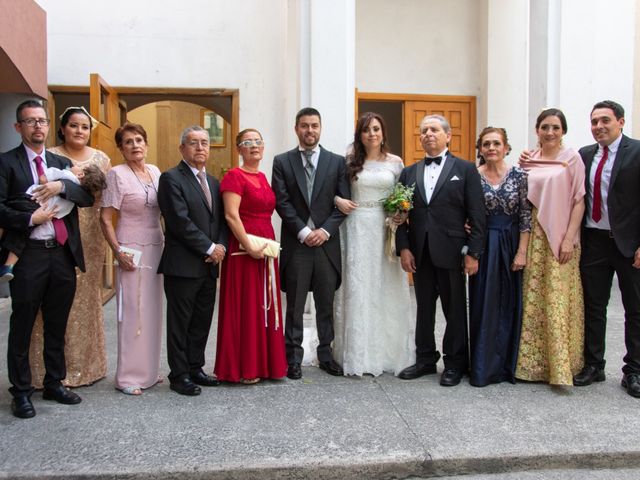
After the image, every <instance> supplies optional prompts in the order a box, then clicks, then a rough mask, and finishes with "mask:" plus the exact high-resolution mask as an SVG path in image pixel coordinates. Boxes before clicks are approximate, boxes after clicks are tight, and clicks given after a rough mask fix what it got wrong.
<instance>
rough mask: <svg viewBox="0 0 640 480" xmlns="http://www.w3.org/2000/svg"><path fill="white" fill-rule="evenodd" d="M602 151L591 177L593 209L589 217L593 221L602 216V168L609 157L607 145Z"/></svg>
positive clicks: (598, 219) (597, 220)
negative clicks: (593, 176) (594, 172)
mask: <svg viewBox="0 0 640 480" xmlns="http://www.w3.org/2000/svg"><path fill="white" fill-rule="evenodd" d="M603 151H604V153H603V154H602V158H601V159H600V163H599V164H598V168H597V169H596V177H595V178H594V179H593V209H592V211H591V218H593V221H594V222H596V223H598V222H599V221H600V219H601V218H602V188H601V184H602V170H603V169H604V164H605V163H607V159H608V158H609V147H604V149H603Z"/></svg>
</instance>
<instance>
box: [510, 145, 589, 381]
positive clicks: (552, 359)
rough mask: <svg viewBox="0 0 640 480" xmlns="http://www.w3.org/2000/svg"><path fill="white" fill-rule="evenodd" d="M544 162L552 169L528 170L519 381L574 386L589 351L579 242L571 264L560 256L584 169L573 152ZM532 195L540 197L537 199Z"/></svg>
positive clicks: (581, 184) (582, 192) (582, 191)
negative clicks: (529, 211)
mask: <svg viewBox="0 0 640 480" xmlns="http://www.w3.org/2000/svg"><path fill="white" fill-rule="evenodd" d="M544 163H548V165H543V164H542V163H541V164H540V165H541V166H540V168H539V169H535V168H534V169H533V170H529V200H530V201H531V203H532V204H533V205H534V207H535V208H534V209H533V211H532V222H531V237H530V239H529V247H528V250H527V267H526V268H525V269H524V278H523V313H522V331H521V334H520V348H519V351H518V361H517V366H516V373H515V376H516V378H518V379H521V380H527V381H542V382H548V383H550V384H552V385H573V375H575V374H577V373H578V372H579V371H580V370H581V369H582V365H583V346H584V303H583V298H582V284H581V282H580V267H579V262H580V246H579V242H578V241H576V247H575V249H574V251H573V255H572V256H571V260H570V261H569V262H567V263H565V264H560V262H559V260H558V258H557V257H558V254H559V250H560V243H561V240H562V238H563V237H564V235H565V234H566V232H567V225H568V223H569V222H568V219H569V216H570V212H571V208H572V205H573V203H574V201H576V200H579V199H580V198H582V197H583V196H584V165H583V163H582V161H581V160H580V157H579V156H578V154H577V152H575V151H573V150H570V149H567V150H566V151H563V152H561V156H559V157H558V160H553V161H545V162H544ZM532 191H533V192H534V195H536V192H537V196H536V197H535V198H532ZM541 212H542V213H541ZM541 219H542V220H541ZM549 239H551V241H550V240H549Z"/></svg>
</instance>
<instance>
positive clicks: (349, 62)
mask: <svg viewBox="0 0 640 480" xmlns="http://www.w3.org/2000/svg"><path fill="white" fill-rule="evenodd" d="M290 5H291V4H290ZM296 13H297V14H298V19H299V23H298V26H299V42H298V45H299V48H298V55H299V58H298V62H297V64H298V72H299V73H298V89H297V104H298V105H297V106H296V108H295V110H296V111H297V110H299V109H300V108H303V107H307V106H309V107H314V108H316V109H318V111H319V112H320V114H321V115H322V137H321V140H320V143H321V144H322V145H323V146H324V147H325V148H327V149H329V150H332V151H334V152H336V153H340V154H343V153H344V151H345V148H346V146H347V144H348V143H349V142H350V139H351V137H352V136H353V125H354V108H355V28H356V23H355V0H302V1H300V2H299V5H298V6H297V12H296ZM290 52H291V50H290ZM292 93H293V92H292ZM291 106H292V105H290V107H291ZM292 113H293V115H295V112H292ZM293 124H294V119H293V118H292V119H291V121H290V122H289V125H290V126H291V129H293Z"/></svg>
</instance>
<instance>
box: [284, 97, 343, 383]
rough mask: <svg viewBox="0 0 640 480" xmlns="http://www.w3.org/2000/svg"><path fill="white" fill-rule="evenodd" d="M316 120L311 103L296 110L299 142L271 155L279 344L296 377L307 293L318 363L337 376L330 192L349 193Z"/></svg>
mask: <svg viewBox="0 0 640 480" xmlns="http://www.w3.org/2000/svg"><path fill="white" fill-rule="evenodd" d="M321 130H322V123H321V119H320V113H319V112H318V111H317V110H316V109H314V108H303V109H302V110H300V111H299V112H298V114H297V115H296V124H295V131H296V135H297V136H298V140H299V142H300V143H299V146H298V147H296V148H294V149H293V150H290V151H289V152H286V153H282V154H280V155H277V156H276V157H275V158H274V160H273V175H272V184H273V190H274V192H275V194H276V210H277V211H278V214H279V215H280V217H281V218H282V232H281V242H282V254H281V256H280V281H281V288H282V290H283V291H284V292H286V294H287V314H286V325H285V344H286V350H287V362H288V363H289V370H288V372H287V376H288V377H289V378H291V379H294V380H295V379H299V378H301V377H302V370H301V368H300V364H301V363H302V357H303V353H304V352H303V349H302V334H303V324H302V317H303V313H304V306H305V302H306V299H307V292H309V291H311V292H313V299H314V301H315V305H316V325H317V328H318V339H319V345H318V350H317V352H318V360H319V362H320V368H321V369H322V370H324V371H326V372H327V373H329V374H330V375H336V376H339V375H343V371H342V367H341V366H340V365H338V364H337V363H336V362H335V360H334V359H333V356H332V353H331V342H332V341H333V298H334V295H335V291H336V290H337V288H338V287H339V286H340V280H341V265H340V262H341V260H340V232H339V230H338V227H339V226H340V223H342V221H343V220H344V217H345V216H344V214H342V213H340V211H339V210H338V209H337V208H336V207H335V205H334V197H335V196H336V195H337V196H340V197H342V198H350V194H349V184H348V182H347V179H346V176H345V159H344V157H342V156H340V155H336V154H335V153H331V152H329V151H328V150H325V149H324V148H322V147H321V146H320V145H319V143H318V142H319V141H320V131H321Z"/></svg>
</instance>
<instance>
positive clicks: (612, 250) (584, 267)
mask: <svg viewBox="0 0 640 480" xmlns="http://www.w3.org/2000/svg"><path fill="white" fill-rule="evenodd" d="M632 264H633V258H629V257H624V256H623V255H622V254H621V253H620V251H619V250H618V247H617V246H616V243H615V240H614V239H613V238H611V236H610V235H609V232H608V231H605V230H599V229H595V228H585V229H583V234H582V256H581V257H580V273H581V276H582V289H583V292H584V315H585V318H584V361H585V364H586V365H593V366H595V367H598V368H604V365H605V359H604V351H605V336H606V330H607V305H608V304H609V298H610V296H611V284H612V282H613V274H614V272H615V273H616V275H617V276H618V285H619V286H620V293H621V294H622V305H623V306H624V318H625V323H624V340H625V345H626V347H627V353H626V355H625V356H624V363H625V365H624V366H623V367H622V371H623V372H624V373H640V270H639V269H636V268H633V265H632Z"/></svg>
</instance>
